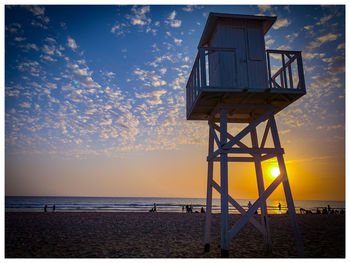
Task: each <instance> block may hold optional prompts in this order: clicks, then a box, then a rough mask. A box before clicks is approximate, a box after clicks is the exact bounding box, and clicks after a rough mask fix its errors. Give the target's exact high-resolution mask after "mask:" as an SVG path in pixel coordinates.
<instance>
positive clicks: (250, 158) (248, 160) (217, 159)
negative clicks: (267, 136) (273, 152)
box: [212, 157, 254, 163]
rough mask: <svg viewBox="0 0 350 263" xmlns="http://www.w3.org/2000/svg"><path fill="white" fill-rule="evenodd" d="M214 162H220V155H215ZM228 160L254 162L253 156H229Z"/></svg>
mask: <svg viewBox="0 0 350 263" xmlns="http://www.w3.org/2000/svg"><path fill="white" fill-rule="evenodd" d="M212 161H213V162H220V157H215V158H213V159H212ZM227 161H228V162H243V163H250V162H254V158H253V157H227Z"/></svg>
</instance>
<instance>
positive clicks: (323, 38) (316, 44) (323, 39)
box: [306, 33, 341, 50]
mask: <svg viewBox="0 0 350 263" xmlns="http://www.w3.org/2000/svg"><path fill="white" fill-rule="evenodd" d="M340 36H341V34H334V33H328V34H326V35H323V36H320V37H317V38H316V40H315V41H311V42H310V44H308V45H307V46H306V49H307V50H312V49H314V48H318V47H320V46H322V45H323V44H324V43H327V42H331V41H335V40H337V39H338V37H340Z"/></svg>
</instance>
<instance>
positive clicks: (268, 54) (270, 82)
mask: <svg viewBox="0 0 350 263" xmlns="http://www.w3.org/2000/svg"><path fill="white" fill-rule="evenodd" d="M266 54H267V66H268V70H269V86H270V89H272V80H271V65H270V52H269V51H268V50H267V51H266Z"/></svg>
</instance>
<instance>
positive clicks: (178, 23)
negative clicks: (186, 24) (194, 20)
mask: <svg viewBox="0 0 350 263" xmlns="http://www.w3.org/2000/svg"><path fill="white" fill-rule="evenodd" d="M175 17H176V11H175V10H174V11H172V12H171V13H170V15H169V16H168V19H167V20H165V23H166V24H170V26H171V27H180V26H181V23H182V21H181V20H179V19H175Z"/></svg>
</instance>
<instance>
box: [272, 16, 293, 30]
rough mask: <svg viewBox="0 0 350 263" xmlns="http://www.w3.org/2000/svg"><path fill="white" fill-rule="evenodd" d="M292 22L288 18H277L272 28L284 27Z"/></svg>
mask: <svg viewBox="0 0 350 263" xmlns="http://www.w3.org/2000/svg"><path fill="white" fill-rule="evenodd" d="M290 24H291V21H290V20H288V19H287V18H282V19H277V20H276V22H275V23H274V24H273V26H272V28H273V29H275V30H277V29H280V28H282V27H287V26H289V25H290Z"/></svg>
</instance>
